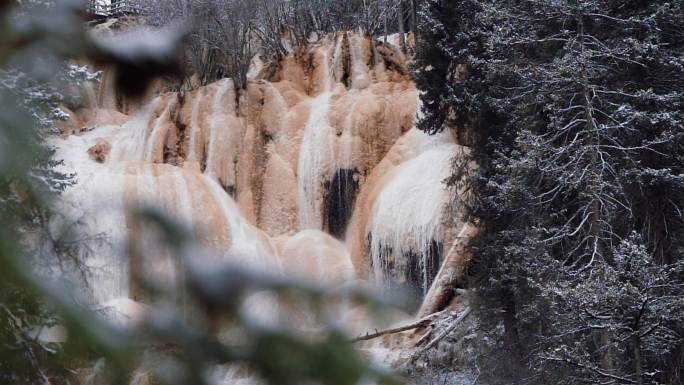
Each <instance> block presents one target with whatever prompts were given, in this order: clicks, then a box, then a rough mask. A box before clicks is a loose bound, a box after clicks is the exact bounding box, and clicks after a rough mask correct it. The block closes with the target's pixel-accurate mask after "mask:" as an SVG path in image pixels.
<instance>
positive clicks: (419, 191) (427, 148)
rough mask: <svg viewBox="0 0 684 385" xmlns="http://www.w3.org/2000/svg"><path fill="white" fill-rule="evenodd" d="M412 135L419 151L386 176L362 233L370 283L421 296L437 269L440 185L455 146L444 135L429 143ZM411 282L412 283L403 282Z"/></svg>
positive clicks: (442, 192) (444, 195) (445, 199)
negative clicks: (413, 288) (414, 290)
mask: <svg viewBox="0 0 684 385" xmlns="http://www.w3.org/2000/svg"><path fill="white" fill-rule="evenodd" d="M412 134H413V135H415V136H416V137H417V142H418V143H417V145H418V146H420V147H423V148H424V150H423V152H421V153H420V154H419V155H417V156H415V157H414V158H412V159H409V160H408V161H406V162H404V163H403V164H401V165H400V166H399V167H397V169H396V170H394V171H393V172H392V176H391V179H390V181H389V183H387V184H386V185H385V186H384V188H383V189H382V191H381V192H380V194H379V196H378V197H377V199H376V201H375V204H374V206H373V212H372V214H371V219H370V221H369V223H368V226H367V229H366V232H367V234H368V241H367V242H368V252H369V254H370V260H371V261H372V265H373V273H374V277H375V280H376V282H377V283H378V284H381V285H384V284H387V283H404V282H406V283H408V284H411V283H413V284H416V285H418V289H419V290H420V292H421V294H423V295H424V294H425V293H426V292H427V290H428V289H429V287H430V284H431V282H432V279H433V278H434V274H435V273H436V271H437V269H439V265H438V258H436V257H437V256H436V254H437V253H438V250H437V249H438V248H439V246H438V245H439V244H441V242H442V240H443V239H442V236H443V228H442V223H443V215H444V210H445V207H446V205H447V203H448V200H449V195H448V193H447V190H446V186H445V185H444V183H443V181H444V180H445V179H446V178H447V177H448V176H449V173H450V170H451V159H452V158H453V157H454V155H455V153H456V148H457V146H456V144H455V143H453V141H452V140H450V139H451V138H450V137H449V135H448V133H446V134H440V135H438V136H436V137H432V138H431V137H428V135H427V134H424V133H422V132H419V131H414V132H412ZM435 259H437V260H435ZM416 265H417V266H416ZM412 270H413V271H414V273H413V274H412ZM411 279H414V280H416V279H417V280H418V282H407V281H410V280H411Z"/></svg>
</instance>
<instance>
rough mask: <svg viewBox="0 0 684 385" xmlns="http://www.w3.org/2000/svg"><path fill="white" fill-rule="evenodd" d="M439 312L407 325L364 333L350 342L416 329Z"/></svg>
mask: <svg viewBox="0 0 684 385" xmlns="http://www.w3.org/2000/svg"><path fill="white" fill-rule="evenodd" d="M440 313H442V312H438V313H433V314H430V315H428V316H427V317H423V318H421V319H419V320H418V321H416V322H414V323H411V324H408V325H404V326H399V327H396V328H391V329H386V330H381V331H377V330H376V331H375V333H366V334H364V335H362V336H360V337H356V338H354V339H353V340H351V342H352V343H354V342H360V341H368V340H372V339H375V338H378V337H382V336H385V335H388V334H396V333H401V332H405V331H408V330H413V329H418V328H420V327H424V326H427V325H429V324H430V323H431V322H432V321H433V320H434V319H435V318H436V317H438V316H439V314H440Z"/></svg>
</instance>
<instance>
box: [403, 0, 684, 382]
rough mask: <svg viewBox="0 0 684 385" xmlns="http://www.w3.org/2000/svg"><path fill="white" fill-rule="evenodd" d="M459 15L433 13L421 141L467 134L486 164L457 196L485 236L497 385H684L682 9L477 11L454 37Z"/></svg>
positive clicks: (482, 306)
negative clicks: (448, 132) (451, 132)
mask: <svg viewBox="0 0 684 385" xmlns="http://www.w3.org/2000/svg"><path fill="white" fill-rule="evenodd" d="M457 9H459V5H452V6H451V7H445V3H441V2H439V1H433V2H429V5H428V6H427V7H425V8H424V12H423V14H422V17H423V18H424V23H425V25H428V26H429V25H433V27H430V28H429V31H426V33H424V34H422V35H421V39H423V42H422V43H420V44H419V50H418V56H419V59H418V62H419V63H421V62H422V63H425V64H427V63H433V64H432V65H433V66H438V67H439V68H438V69H437V70H434V71H435V72H434V73H435V75H434V76H432V77H430V76H425V75H424V72H422V73H419V76H417V81H418V84H419V87H420V88H421V89H422V90H423V91H424V92H425V95H424V98H423V100H424V106H425V107H424V110H425V111H424V112H425V118H424V119H423V120H422V122H421V128H422V129H424V130H426V131H429V132H434V131H437V130H441V129H442V128H443V126H444V125H446V126H449V127H456V128H458V129H459V130H461V131H463V132H465V135H459V137H466V138H467V139H468V140H467V141H466V144H470V145H472V147H473V160H474V161H475V162H476V163H477V164H478V169H477V170H476V171H475V172H469V173H468V172H466V170H463V169H458V168H457V170H456V172H455V175H454V177H453V178H452V181H451V182H452V183H455V184H465V185H467V186H468V187H469V188H470V191H471V198H470V199H469V200H468V202H466V205H465V209H466V211H467V213H468V215H469V216H470V218H471V220H472V221H474V222H476V223H477V224H479V225H480V226H481V227H482V228H483V229H484V230H485V231H484V232H483V235H482V236H480V237H479V238H478V239H475V240H474V241H473V244H472V247H473V251H474V253H475V258H474V261H475V269H476V271H477V274H476V280H475V281H474V282H473V286H474V287H475V289H476V292H477V293H478V296H477V303H478V308H479V311H480V320H481V321H482V326H483V330H485V332H486V333H487V334H488V335H489V336H493V337H494V338H493V341H495V343H494V344H493V346H492V349H493V350H492V351H491V352H490V353H491V354H492V355H491V357H494V358H495V359H493V360H492V359H490V360H485V361H486V363H487V364H490V365H496V366H497V367H498V368H499V369H500V370H502V371H503V373H504V375H503V376H502V375H501V372H496V371H495V372H493V373H496V374H498V376H497V375H496V374H495V375H494V376H493V377H494V378H496V377H498V378H499V379H501V378H506V380H504V381H502V382H503V383H506V382H507V381H510V378H511V375H513V377H512V378H514V379H515V381H519V382H528V383H577V382H589V383H658V382H659V383H677V381H682V379H681V377H680V375H679V374H678V373H679V372H678V370H674V369H673V368H674V367H681V365H682V351H681V344H682V337H681V336H682V331H683V330H682V327H681V326H679V325H678V324H677V323H676V322H675V321H674V320H676V319H677V317H679V316H681V314H678V312H679V310H673V309H680V308H682V306H681V305H682V300H683V298H684V292H683V291H682V289H683V287H682V285H683V284H684V278H683V277H682V274H681V268H682V258H681V253H682V246H683V245H684V244H682V242H681V240H682V235H683V234H684V222H682V216H681V213H680V207H682V204H684V195H683V194H682V192H681V182H682V180H681V175H683V174H684V173H683V171H684V170H683V169H682V167H683V166H684V163H682V158H681V154H682V145H683V144H684V142H682V139H683V138H684V137H683V134H684V132H683V130H682V124H683V121H684V120H683V119H684V116H683V115H682V102H683V101H684V99H683V98H684V97H683V91H682V90H684V73H683V68H684V67H683V65H682V64H683V62H682V42H684V30H683V28H682V25H681V22H682V20H683V19H684V14H683V12H682V4H681V2H678V1H677V2H670V3H660V2H638V1H628V2H618V1H602V2H599V1H588V0H584V1H583V0H578V1H566V0H556V1H550V2H549V1H497V0H490V1H478V2H475V4H472V5H471V6H470V7H469V9H471V10H476V12H474V13H471V14H467V13H461V14H459V17H464V18H466V19H465V20H464V19H460V20H451V21H450V23H449V26H450V28H449V27H445V20H448V17H449V15H452V14H453V12H455V11H456V10H457ZM457 28H460V30H457ZM459 37H462V38H461V39H459ZM450 43H451V45H449V44H450ZM445 47H448V48H445ZM419 69H422V68H419ZM454 73H458V74H460V76H453V74H454ZM440 82H442V83H446V85H440ZM625 261H630V262H625ZM656 277H659V279H660V281H658V280H657V279H656ZM664 277H666V278H664ZM656 281H658V283H654V282H656ZM501 326H503V328H501ZM501 330H503V331H501ZM511 351H513V352H515V353H517V354H513V355H512V354H511ZM497 353H498V355H497ZM511 357H520V358H521V360H522V361H521V362H512V361H511ZM501 363H510V364H511V365H513V366H507V365H505V364H504V365H501ZM518 364H521V365H523V367H526V368H527V370H519V368H518V367H517V365H518ZM512 368H516V369H515V370H513V369H512ZM516 375H519V376H516Z"/></svg>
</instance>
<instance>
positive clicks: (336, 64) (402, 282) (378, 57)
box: [56, 33, 464, 302]
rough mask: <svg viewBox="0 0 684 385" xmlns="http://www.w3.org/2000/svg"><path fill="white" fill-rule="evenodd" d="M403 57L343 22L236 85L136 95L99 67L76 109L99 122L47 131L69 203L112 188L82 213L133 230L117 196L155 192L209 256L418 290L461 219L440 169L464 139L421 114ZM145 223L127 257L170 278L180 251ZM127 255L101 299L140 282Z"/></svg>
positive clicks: (76, 210) (80, 205)
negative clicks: (133, 279) (426, 127)
mask: <svg viewBox="0 0 684 385" xmlns="http://www.w3.org/2000/svg"><path fill="white" fill-rule="evenodd" d="M409 59H410V58H407V57H406V56H405V55H404V54H403V53H402V52H401V50H399V48H398V47H397V46H395V45H393V44H385V43H382V42H380V41H376V40H372V39H370V38H367V37H363V36H360V35H356V34H353V33H337V34H333V35H329V36H325V37H323V38H321V39H320V40H318V41H316V42H312V43H310V44H308V45H307V46H306V47H301V48H299V49H297V50H296V51H294V52H292V53H290V54H289V55H288V56H287V57H285V58H284V59H282V60H281V61H280V62H279V63H278V65H277V66H275V67H272V68H275V71H266V70H264V69H263V68H265V67H264V66H258V68H256V67H255V69H254V71H252V72H250V80H249V82H248V85H247V87H246V89H240V90H238V89H236V88H235V86H234V83H233V81H232V80H231V79H223V80H219V81H217V82H214V83H211V84H208V85H205V86H202V87H198V88H195V89H193V90H190V91H182V92H158V93H156V94H155V95H152V96H150V98H149V99H148V100H146V101H145V102H142V103H137V102H136V103H134V102H127V103H121V100H120V99H119V98H118V97H117V96H116V94H115V93H114V92H113V91H112V90H111V77H112V76H113V75H112V74H110V73H105V75H104V80H103V84H102V87H101V89H100V90H98V91H97V92H94V90H93V92H92V95H91V97H90V98H89V99H90V100H91V102H90V103H91V104H92V105H91V106H90V107H89V111H90V112H89V113H80V114H76V115H78V116H77V117H78V119H80V120H81V123H83V122H92V123H93V125H94V126H95V128H94V129H93V130H88V131H85V132H81V133H76V134H73V135H70V136H67V137H64V138H61V139H60V140H59V141H58V142H59V143H58V144H57V145H56V146H57V148H58V150H59V151H58V154H57V156H58V157H62V158H64V159H65V163H66V166H65V167H66V169H67V171H70V172H76V173H77V175H79V180H80V181H81V182H79V184H77V185H76V186H74V187H73V188H72V189H71V190H68V191H67V192H66V193H65V197H64V200H65V205H67V206H68V207H69V210H70V212H73V216H74V217H78V216H86V217H88V218H90V217H93V218H96V217H97V214H96V213H90V212H89V210H98V209H104V207H107V206H106V205H104V204H103V203H102V202H115V203H116V204H115V205H114V207H107V209H108V210H109V211H108V214H107V215H106V216H103V217H98V218H99V219H97V220H95V219H93V220H92V221H86V222H87V223H88V224H87V226H86V228H85V229H84V232H86V233H96V232H108V231H110V230H108V229H117V228H120V229H121V231H118V232H117V234H118V235H117V236H121V237H126V236H130V235H132V234H133V233H136V231H135V226H133V225H132V224H131V223H130V215H129V214H127V213H126V212H125V210H126V208H131V207H141V206H142V205H150V206H154V207H156V208H158V209H160V210H162V211H163V212H165V213H167V214H168V215H169V216H171V217H174V218H177V219H178V220H179V221H180V222H181V223H183V224H185V225H186V226H187V227H188V228H189V229H190V230H191V232H192V234H193V235H194V236H195V237H196V238H197V239H198V240H199V241H200V243H201V244H202V245H203V246H205V247H207V248H208V249H210V250H213V251H214V252H215V254H216V255H218V256H219V257H220V258H219V259H235V260H240V261H245V262H248V263H256V264H258V265H259V266H267V267H268V268H269V269H273V270H275V271H278V272H284V273H287V274H290V275H295V276H303V277H305V278H308V279H313V280H315V281H319V282H323V283H325V284H334V285H343V284H345V283H348V282H352V281H356V280H366V281H369V282H372V283H375V284H377V285H379V286H381V287H393V285H399V286H411V285H413V286H415V287H414V289H415V290H416V292H418V295H424V294H425V293H426V292H428V289H429V288H430V285H431V282H432V281H433V280H434V278H435V277H434V275H435V274H436V272H437V271H438V270H439V267H440V263H441V260H442V259H443V258H442V254H443V252H442V250H443V249H444V247H448V246H449V245H445V244H446V243H448V242H450V241H451V239H453V237H454V234H458V231H459V228H460V227H461V226H463V223H461V221H459V220H458V219H456V220H451V219H452V217H453V216H452V215H451V214H450V211H449V207H450V204H451V200H450V197H451V196H452V194H451V193H450V192H449V191H448V189H447V187H446V186H445V185H444V184H443V180H444V179H445V178H446V177H447V176H448V171H449V170H450V166H451V159H452V158H453V157H454V156H460V154H462V153H463V151H464V149H463V148H462V147H461V146H459V145H458V144H457V143H456V140H455V138H454V137H453V136H452V135H451V134H450V133H449V132H445V133H444V134H443V135H440V136H437V137H430V136H428V135H426V134H424V133H422V132H420V131H418V130H417V129H415V116H416V111H417V109H418V92H417V90H416V87H415V85H414V83H413V82H412V81H411V79H410V76H409V73H408V70H407V62H408V60H409ZM253 63H254V65H255V66H257V65H258V64H259V63H260V59H258V58H255V60H254V61H253ZM259 68H261V69H259ZM86 154H87V155H86ZM69 210H67V211H69ZM119 211H121V212H122V213H121V214H117V213H118V212H119ZM135 236H140V235H139V234H137V233H136V234H135ZM113 238H116V237H113ZM142 238H143V239H141V242H142V244H143V245H148V246H149V247H146V249H147V250H148V254H150V255H148V256H146V258H147V260H146V261H143V262H141V263H138V264H137V265H136V266H137V267H136V268H138V269H142V270H146V271H148V273H149V274H151V275H153V276H159V277H166V278H167V280H168V281H169V282H172V281H174V280H175V277H176V276H177V275H178V274H180V273H181V272H179V271H178V266H177V265H175V264H174V263H172V262H171V261H170V260H169V257H168V255H166V254H165V251H164V250H161V249H159V250H158V249H156V248H155V247H154V246H153V245H154V243H150V242H151V241H149V240H145V239H144V238H145V235H143V236H142ZM119 252H121V251H119ZM108 253H109V254H115V253H114V252H112V251H111V250H107V251H102V252H101V253H100V254H101V255H108ZM101 263H102V264H103V265H108V264H110V263H111V261H101ZM131 263H132V262H131ZM126 266H127V265H126ZM126 269H128V271H129V273H126V271H127V270H126ZM132 269H133V267H130V268H129V267H126V268H124V269H123V271H121V272H120V273H117V274H123V275H124V276H123V277H116V278H111V276H114V275H115V274H114V273H112V270H113V269H109V270H107V269H103V271H108V274H109V276H108V277H104V276H103V280H107V279H108V280H112V282H111V285H110V286H108V287H110V288H109V289H108V290H107V291H106V292H101V293H99V294H98V295H99V297H98V301H100V302H106V301H108V300H111V299H112V298H122V297H133V298H136V294H135V293H133V292H131V290H129V288H130V287H133V286H134V285H130V282H128V281H129V279H128V277H126V276H125V275H126V274H130V270H132ZM117 271H119V270H117ZM114 280H115V281H116V282H114ZM122 282H123V283H122ZM117 285H120V286H118V287H117ZM121 285H123V286H121ZM124 286H125V287H124ZM136 299H137V298H136Z"/></svg>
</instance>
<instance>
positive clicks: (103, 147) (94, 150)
mask: <svg viewBox="0 0 684 385" xmlns="http://www.w3.org/2000/svg"><path fill="white" fill-rule="evenodd" d="M111 151H112V144H111V143H109V142H108V141H107V140H105V139H99V140H98V141H97V143H95V145H94V146H93V147H90V148H89V149H88V155H89V156H90V159H92V160H94V161H96V162H98V163H104V162H105V160H107V157H108V156H109V153H110V152H111Z"/></svg>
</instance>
